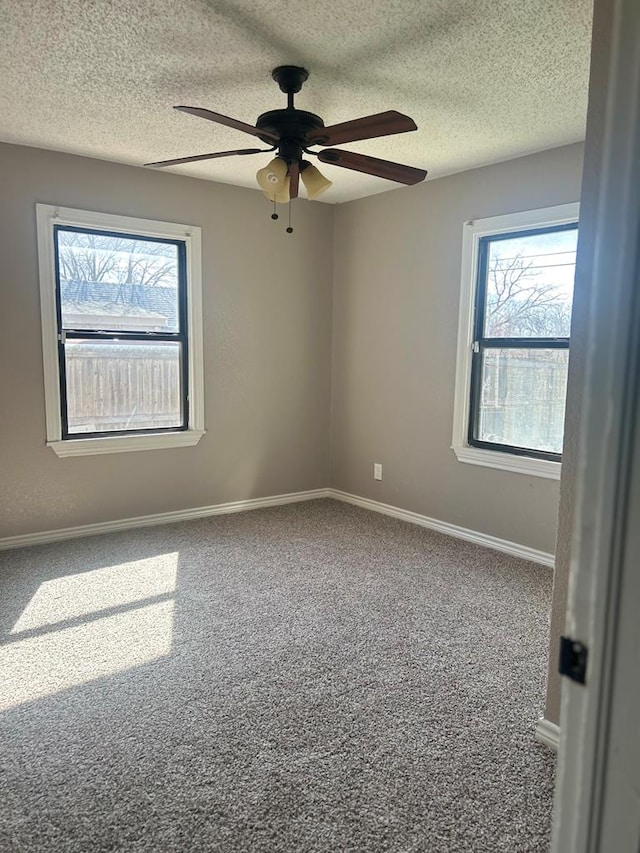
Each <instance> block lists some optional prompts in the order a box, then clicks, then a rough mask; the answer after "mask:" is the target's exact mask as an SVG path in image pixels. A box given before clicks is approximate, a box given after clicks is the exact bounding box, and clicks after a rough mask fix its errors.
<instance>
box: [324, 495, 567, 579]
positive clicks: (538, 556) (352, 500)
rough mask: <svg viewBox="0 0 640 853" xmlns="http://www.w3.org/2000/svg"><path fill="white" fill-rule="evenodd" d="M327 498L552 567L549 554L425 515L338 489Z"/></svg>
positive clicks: (551, 555)
mask: <svg viewBox="0 0 640 853" xmlns="http://www.w3.org/2000/svg"><path fill="white" fill-rule="evenodd" d="M327 497H330V498H335V500H338V501H344V502H345V503H349V504H354V505H355V506H361V507H363V509H370V510H373V512H380V513H382V514H383V515H390V516H391V517H392V518H399V519H401V520H402V521H408V522H410V523H411V524H418V525H420V526H421V527H428V528H429V529H430V530H436V531H438V533H444V534H446V535H447V536H454V537H455V538H456V539H464V540H465V541H466V542H474V543H475V544H476V545H484V546H485V548H493V550H494V551H502V552H503V553H504V554H511V555H512V556H514V557H522V559H524V560H530V561H531V562H532V563H540V564H541V565H543V566H551V567H552V568H553V565H554V556H553V554H549V553H547V552H546V551H538V550H537V549H535V548H529V547H528V546H527V545H519V544H518V543H517V542H510V541H509V540H508V539H498V537H497V536H489V535H488V534H487V533H479V532H478V531H477V530H469V529H468V528H466V527H459V526H458V525H457V524H450V523H449V522H448V521H438V519H437V518H429V517H428V516H426V515H420V514H419V513H417V512H410V511H409V510H407V509H400V507H397V506H391V505H390V504H383V503H380V502H379V501H373V500H370V499H369V498H360V497H358V496H357V495H351V494H349V493H348V492H341V491H340V490H339V489H327Z"/></svg>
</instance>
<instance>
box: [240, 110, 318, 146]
mask: <svg viewBox="0 0 640 853" xmlns="http://www.w3.org/2000/svg"><path fill="white" fill-rule="evenodd" d="M256 127H257V128H258V130H266V131H268V132H269V133H271V134H274V133H275V134H276V135H277V136H279V137H280V143H279V145H278V149H279V153H280V156H282V157H285V156H287V155H286V154H285V153H284V152H283V151H282V150H280V149H282V148H287V149H292V148H294V147H297V148H298V149H302V147H303V145H304V144H305V139H306V136H307V134H308V133H309V132H310V131H312V130H319V129H320V128H322V127H324V122H323V121H322V119H321V118H320V116H317V115H315V114H314V113H309V112H307V111H306V110H297V109H295V108H288V109H286V110H270V111H269V112H267V113H263V114H262V115H261V116H258V119H257V121H256ZM258 138H259V139H262V141H263V142H266V143H267V144H270V142H271V140H270V138H269V137H268V136H264V137H263V136H260V134H258ZM298 153H300V151H299V152H298Z"/></svg>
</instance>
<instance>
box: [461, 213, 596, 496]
mask: <svg viewBox="0 0 640 853" xmlns="http://www.w3.org/2000/svg"><path fill="white" fill-rule="evenodd" d="M579 212H580V205H579V204H578V202H572V203H570V204H560V205H556V206H554V207H545V208H541V209H538V210H525V211H522V212H520V213H508V214H506V215H504V216H491V217H488V218H486V219H476V220H475V221H470V222H465V223H464V226H463V229H462V276H461V282H460V312H459V315H458V352H457V360H456V386H455V397H454V406H453V441H452V445H451V447H452V450H453V451H454V453H455V454H456V456H457V458H458V461H459V462H466V463H469V464H470V465H482V466H484V467H487V468H499V469H501V470H504V471H513V472H515V473H518V474H528V475H531V476H534V477H546V478H548V479H552V480H559V479H560V471H561V469H562V463H560V462H554V461H552V460H548V459H534V458H533V457H528V456H520V455H517V454H515V453H504V452H502V451H497V450H489V449H485V448H483V447H471V446H470V445H469V443H468V430H469V416H470V411H469V409H470V400H471V362H472V348H473V329H474V322H473V321H474V311H475V301H476V287H477V277H478V252H479V247H480V238H481V237H490V236H493V235H495V234H505V233H509V232H511V231H527V230H535V229H536V228H544V227H547V226H554V225H566V224H569V223H572V222H575V223H577V222H578V217H579Z"/></svg>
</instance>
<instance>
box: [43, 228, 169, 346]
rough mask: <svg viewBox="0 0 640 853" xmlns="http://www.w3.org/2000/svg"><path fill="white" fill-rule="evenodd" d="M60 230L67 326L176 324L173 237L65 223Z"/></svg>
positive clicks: (140, 328)
mask: <svg viewBox="0 0 640 853" xmlns="http://www.w3.org/2000/svg"><path fill="white" fill-rule="evenodd" d="M56 234H57V254H58V273H59V287H60V310H61V318H62V328H63V329H66V330H71V329H90V330H95V331H101V330H110V331H130V332H176V331H177V330H178V328H179V317H178V314H179V310H178V306H179V302H178V278H179V276H178V270H179V263H178V247H177V245H176V244H175V243H168V242H161V241H158V240H150V239H142V238H136V237H131V236H128V235H123V234H102V233H99V232H95V231H80V230H74V229H64V228H58V229H56Z"/></svg>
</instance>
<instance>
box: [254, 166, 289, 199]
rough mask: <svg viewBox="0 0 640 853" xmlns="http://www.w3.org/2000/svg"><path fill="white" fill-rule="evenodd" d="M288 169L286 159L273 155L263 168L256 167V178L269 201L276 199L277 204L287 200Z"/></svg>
mask: <svg viewBox="0 0 640 853" xmlns="http://www.w3.org/2000/svg"><path fill="white" fill-rule="evenodd" d="M288 169H289V166H288V165H287V161H286V160H283V159H282V157H274V158H273V160H272V161H271V162H270V163H268V164H267V165H266V166H265V167H264V168H263V169H258V172H257V174H256V180H257V181H258V184H259V186H260V189H261V190H262V192H263V193H264V194H265V196H266V197H267V198H268V199H269V201H276V202H278V203H279V204H285V203H286V202H288V201H289V178H288V177H287V171H288ZM285 195H286V198H285Z"/></svg>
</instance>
